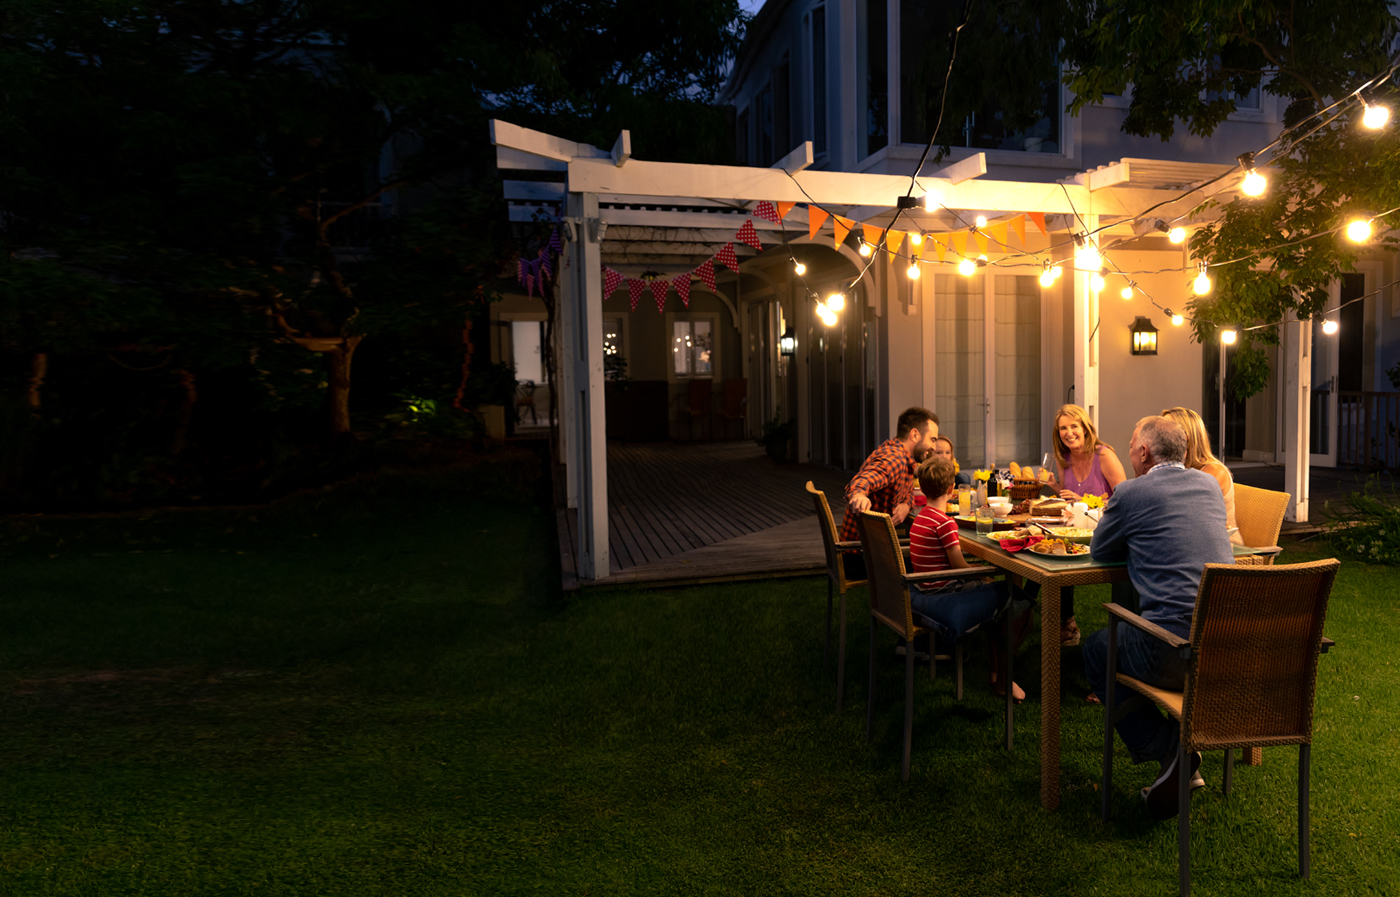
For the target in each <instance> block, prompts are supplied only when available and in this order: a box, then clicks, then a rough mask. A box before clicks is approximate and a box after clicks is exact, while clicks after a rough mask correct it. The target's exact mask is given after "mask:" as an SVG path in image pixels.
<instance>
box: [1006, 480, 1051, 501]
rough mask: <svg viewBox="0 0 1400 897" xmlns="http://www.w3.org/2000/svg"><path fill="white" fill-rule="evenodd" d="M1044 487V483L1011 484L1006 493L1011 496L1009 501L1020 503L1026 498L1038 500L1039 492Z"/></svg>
mask: <svg viewBox="0 0 1400 897" xmlns="http://www.w3.org/2000/svg"><path fill="white" fill-rule="evenodd" d="M1044 487H1045V484H1044V483H1041V482H1033V483H1012V484H1011V486H1010V488H1008V489H1007V490H1006V491H1007V492H1009V493H1010V494H1011V500H1012V501H1015V502H1022V501H1025V500H1026V499H1028V498H1039V497H1040V490H1041V489H1043V488H1044Z"/></svg>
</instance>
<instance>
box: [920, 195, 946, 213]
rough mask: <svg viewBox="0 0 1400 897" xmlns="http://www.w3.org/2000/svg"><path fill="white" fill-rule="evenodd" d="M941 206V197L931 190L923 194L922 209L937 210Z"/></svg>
mask: <svg viewBox="0 0 1400 897" xmlns="http://www.w3.org/2000/svg"><path fill="white" fill-rule="evenodd" d="M942 206H943V197H942V196H941V195H940V194H938V193H934V192H932V191H930V192H928V193H925V194H924V211H925V212H937V211H938V210H939V209H940V208H941V207H942Z"/></svg>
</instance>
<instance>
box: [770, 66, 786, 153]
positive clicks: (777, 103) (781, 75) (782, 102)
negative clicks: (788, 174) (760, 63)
mask: <svg viewBox="0 0 1400 897" xmlns="http://www.w3.org/2000/svg"><path fill="white" fill-rule="evenodd" d="M788 72H789V67H788V61H787V57H783V61H782V63H781V64H780V65H779V66H778V67H777V68H775V69H773V158H771V159H769V160H768V164H769V165H772V164H773V163H774V162H776V161H778V160H779V159H781V158H782V157H783V156H786V155H787V154H788V151H789V150H791V149H792V91H791V86H792V85H791V82H790V80H789V79H790V77H791V76H790V75H789V74H788Z"/></svg>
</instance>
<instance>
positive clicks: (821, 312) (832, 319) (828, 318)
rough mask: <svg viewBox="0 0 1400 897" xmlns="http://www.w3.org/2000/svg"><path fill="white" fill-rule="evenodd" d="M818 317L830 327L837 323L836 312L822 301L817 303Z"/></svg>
mask: <svg viewBox="0 0 1400 897" xmlns="http://www.w3.org/2000/svg"><path fill="white" fill-rule="evenodd" d="M817 317H818V318H820V319H821V322H822V323H823V324H825V325H826V326H828V327H830V326H832V325H834V324H835V323H836V312H834V311H832V310H831V309H829V308H827V307H826V306H825V305H822V304H821V303H820V302H818V303H817Z"/></svg>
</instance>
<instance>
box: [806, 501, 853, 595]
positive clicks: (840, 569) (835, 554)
mask: <svg viewBox="0 0 1400 897" xmlns="http://www.w3.org/2000/svg"><path fill="white" fill-rule="evenodd" d="M807 494H808V495H810V496H812V505H813V506H814V507H815V508H816V509H817V527H818V528H819V529H821V531H822V548H823V549H824V550H825V551H826V575H827V576H830V577H831V580H832V582H835V583H836V584H837V585H839V586H840V587H841V588H842V590H844V589H845V588H846V586H847V585H849V583H847V582H846V566H845V565H844V564H842V563H841V552H839V551H837V550H836V543H837V542H839V541H841V540H840V537H839V536H838V535H837V530H836V518H835V517H833V516H832V514H831V505H830V504H828V503H827V500H826V493H825V492H823V491H821V490H820V489H818V488H817V487H816V486H813V485H812V481H811V480H808V481H807Z"/></svg>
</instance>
